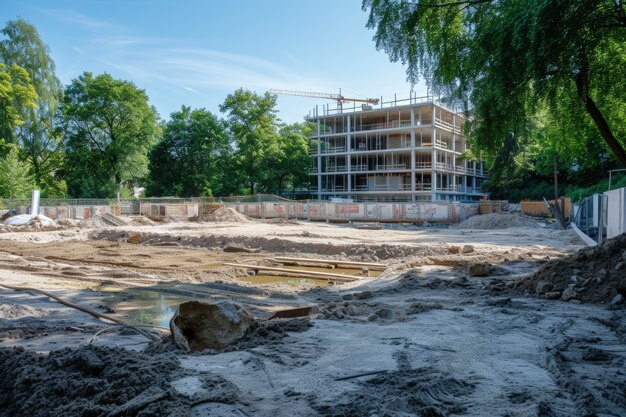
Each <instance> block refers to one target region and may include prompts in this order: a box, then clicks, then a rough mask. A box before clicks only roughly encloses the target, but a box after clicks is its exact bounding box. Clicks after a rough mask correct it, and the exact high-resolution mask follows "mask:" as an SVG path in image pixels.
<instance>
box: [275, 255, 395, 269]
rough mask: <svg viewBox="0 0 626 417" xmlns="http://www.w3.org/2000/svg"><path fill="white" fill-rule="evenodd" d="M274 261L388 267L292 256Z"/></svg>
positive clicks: (378, 264)
mask: <svg viewBox="0 0 626 417" xmlns="http://www.w3.org/2000/svg"><path fill="white" fill-rule="evenodd" d="M272 260H273V261H275V262H278V263H285V262H298V263H313V264H328V265H334V266H336V267H337V266H339V265H341V266H354V267H364V266H365V267H370V268H381V269H385V268H386V267H387V265H386V264H381V263H374V262H355V261H345V260H341V259H317V258H316V259H313V258H294V257H290V256H275V257H274V258H273V259H272Z"/></svg>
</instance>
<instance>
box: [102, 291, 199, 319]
mask: <svg viewBox="0 0 626 417" xmlns="http://www.w3.org/2000/svg"><path fill="white" fill-rule="evenodd" d="M100 290H101V291H104V292H106V293H111V294H110V295H109V296H108V297H106V299H105V302H106V304H108V305H109V306H111V307H112V309H113V310H114V313H112V314H111V315H112V316H113V317H116V318H119V319H122V320H124V321H126V322H128V323H130V324H143V325H149V326H161V327H169V323H170V319H171V318H172V316H173V315H174V313H175V312H176V309H177V308H178V305H179V304H180V303H184V302H185V301H189V300H194V299H196V298H193V297H185V296H180V295H173V294H163V293H161V292H157V291H149V290H131V291H128V290H126V291H119V290H112V289H109V288H104V289H100Z"/></svg>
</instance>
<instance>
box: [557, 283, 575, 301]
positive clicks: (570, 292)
mask: <svg viewBox="0 0 626 417" xmlns="http://www.w3.org/2000/svg"><path fill="white" fill-rule="evenodd" d="M577 297H578V293H577V292H576V290H574V288H572V287H571V286H570V287H567V288H565V289H564V290H563V294H561V300H563V301H570V300H574V299H576V298H577Z"/></svg>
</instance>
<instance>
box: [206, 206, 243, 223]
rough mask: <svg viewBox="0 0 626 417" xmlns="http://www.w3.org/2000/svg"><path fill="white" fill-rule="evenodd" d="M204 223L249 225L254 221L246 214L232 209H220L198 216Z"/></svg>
mask: <svg viewBox="0 0 626 417" xmlns="http://www.w3.org/2000/svg"><path fill="white" fill-rule="evenodd" d="M198 219H199V220H200V221H203V222H231V223H248V222H251V221H253V220H252V219H251V218H250V217H248V216H246V215H245V214H241V213H239V212H238V211H237V210H235V209H233V208H231V207H223V206H222V207H219V208H217V209H215V210H213V211H211V212H203V213H201V214H200V216H198Z"/></svg>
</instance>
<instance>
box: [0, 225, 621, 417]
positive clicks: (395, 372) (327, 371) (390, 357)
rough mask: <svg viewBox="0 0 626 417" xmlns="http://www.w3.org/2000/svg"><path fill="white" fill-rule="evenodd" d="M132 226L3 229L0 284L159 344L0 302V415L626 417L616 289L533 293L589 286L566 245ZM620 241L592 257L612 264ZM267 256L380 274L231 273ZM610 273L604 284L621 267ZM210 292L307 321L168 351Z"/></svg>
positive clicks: (402, 229)
mask: <svg viewBox="0 0 626 417" xmlns="http://www.w3.org/2000/svg"><path fill="white" fill-rule="evenodd" d="M125 220H126V222H127V223H128V225H126V226H117V227H114V226H107V225H103V224H101V223H98V222H97V221H91V222H90V223H89V224H78V223H67V224H65V225H62V226H61V227H54V228H49V229H36V228H28V227H24V228H20V229H19V230H17V229H7V228H4V230H2V233H1V234H0V284H2V283H4V284H10V285H23V286H30V287H36V288H39V289H43V290H47V291H50V292H53V293H54V294H56V295H58V296H60V297H62V298H64V299H66V300H68V301H71V302H74V303H77V304H81V305H84V306H86V307H89V308H93V309H95V310H97V311H100V312H102V313H106V314H110V315H112V316H114V317H117V318H119V319H123V320H125V321H127V322H129V323H133V324H138V325H146V326H152V330H151V331H152V332H153V333H154V334H158V335H159V336H160V337H162V339H161V340H160V341H156V342H150V343H148V341H147V340H146V339H145V338H144V337H143V336H141V335H138V334H137V333H135V332H133V331H130V330H129V329H126V328H120V327H113V326H112V325H111V324H110V323H107V322H105V321H102V320H98V319H96V318H94V317H92V316H90V315H87V314H85V313H82V312H79V311H77V310H73V309H69V308H66V307H64V306H62V305H60V304H58V303H55V302H53V301H52V300H51V299H49V298H47V297H45V296H43V295H39V294H36V293H29V292H14V291H9V290H5V289H1V288H0V416H22V415H29V416H59V415H63V416H106V415H110V416H115V415H120V416H121V415H124V416H127V415H130V416H134V415H137V416H149V415H163V416H253V415H254V416H272V417H276V416H381V417H382V416H448V415H460V416H509V417H514V416H546V417H547V416H623V415H626V371H624V369H626V367H625V366H624V361H625V359H626V347H625V346H626V320H625V319H626V314H625V310H624V308H623V302H622V303H620V302H619V301H618V302H617V303H613V304H611V301H614V297H615V295H616V294H617V293H618V292H619V290H620V289H619V288H614V287H610V288H612V290H610V291H609V290H607V288H609V287H608V286H607V285H608V284H607V281H605V282H604V284H603V285H604V286H603V287H602V288H601V289H602V291H605V292H606V296H605V297H596V298H594V297H591V296H588V294H587V293H585V287H583V286H582V285H578V287H575V288H576V290H577V292H579V293H580V294H581V295H580V296H578V297H573V298H572V299H571V300H570V301H569V302H566V301H563V300H552V299H549V297H545V296H544V295H543V293H541V294H539V293H538V291H535V290H536V286H537V283H538V282H540V281H542V282H543V281H546V280H550V279H551V278H550V277H552V278H554V277H556V278H555V279H557V278H558V286H559V288H560V289H561V291H564V289H563V288H565V287H567V285H566V284H567V283H564V282H561V281H562V280H563V279H564V278H562V277H564V276H566V274H567V273H568V272H567V271H568V269H567V268H566V267H565V266H563V265H565V264H566V263H567V262H568V259H575V260H576V261H575V262H573V261H572V262H570V263H572V264H575V265H576V268H577V269H578V270H580V271H587V269H585V268H584V267H583V266H584V265H585V263H584V262H583V261H584V260H585V259H587V258H589V257H590V255H585V256H584V257H580V255H579V253H578V251H579V250H580V249H582V248H583V247H582V242H581V241H580V240H579V239H578V237H577V236H576V235H575V234H574V233H573V232H572V231H571V230H567V231H562V230H556V229H553V228H545V227H540V226H539V225H538V224H536V223H528V222H527V221H526V220H527V219H526V220H523V221H521V222H520V223H509V224H523V225H524V226H523V227H514V228H502V227H504V226H506V224H504V225H500V226H498V227H499V228H486V227H484V225H481V228H480V229H478V228H471V224H466V225H464V226H463V228H454V227H451V228H444V227H417V226H412V225H385V226H384V227H383V228H381V229H380V230H375V228H363V227H360V225H358V224H345V225H343V224H342V225H337V224H328V223H313V222H300V221H292V220H290V221H255V220H250V219H245V220H246V221H245V222H244V221H241V222H236V223H233V222H225V221H223V220H224V219H223V218H216V221H213V222H169V223H152V222H147V221H143V220H138V219H125ZM227 220H228V219H227ZM477 220H478V219H476V220H474V222H476V221H477ZM625 241H626V239H625ZM130 242H137V243H130ZM616 245H617V246H619V245H618V244H613V246H611V249H610V250H609V249H608V246H607V247H606V248H607V249H603V250H604V251H603V252H601V253H602V254H603V255H602V256H604V257H605V258H607V259H609V258H611V257H612V256H613V255H615V256H621V255H620V254H618V253H617V251H618V249H615V248H616V247H617V246H616ZM619 250H621V249H619ZM586 251H587V252H589V249H586ZM587 252H585V253H587ZM613 252H615V253H613ZM624 253H626V252H624ZM276 256H290V257H303V258H324V259H327V260H344V261H345V260H350V261H365V262H377V263H383V264H385V265H386V267H385V268H384V270H382V271H377V270H375V269H374V268H372V270H368V271H365V272H364V271H362V270H361V269H350V268H346V267H345V266H339V267H337V268H334V269H328V268H311V269H310V270H315V271H318V272H320V271H326V272H333V273H340V274H344V275H351V276H354V277H355V278H356V280H355V281H354V282H346V283H343V282H336V283H334V285H328V284H329V282H328V281H326V280H316V279H310V278H307V279H304V278H300V277H297V276H293V275H296V274H284V275H285V276H276V275H270V274H266V273H265V272H263V271H260V273H259V274H257V275H251V273H252V272H251V271H250V270H249V268H238V267H234V266H228V265H225V264H226V263H238V264H252V265H262V266H274V267H276V266H281V265H280V264H278V263H276V262H275V261H273V258H274V257H276ZM624 256H626V255H624ZM602 259H604V258H602ZM611 259H612V258H611ZM624 259H625V260H626V258H624ZM603 262H604V263H602V264H601V265H600V264H598V265H600V266H603V267H604V268H608V270H609V274H608V275H607V277H609V278H610V276H611V275H610V274H611V273H614V272H615V271H620V270H621V269H619V268H621V266H620V267H619V268H618V269H616V266H615V265H614V263H612V261H609V260H606V259H605V260H603ZM581 265H582V266H581ZM607 265H608V266H607ZM284 266H285V267H286V268H301V267H296V266H291V265H284ZM588 269H589V268H588ZM596 269H597V268H596ZM591 270H592V269H589V271H591ZM546 271H547V272H546ZM554 271H556V272H555V274H554V275H549V274H551V273H552V272H554ZM621 271H622V272H623V271H624V270H621ZM591 273H592V272H589V273H587V272H578V275H579V276H580V277H583V276H584V279H586V278H587V275H585V274H591ZM616 274H617V275H615V276H618V275H619V272H616ZM568 279H571V277H570V278H568ZM581 281H582V280H581ZM611 282H612V281H611ZM579 284H580V283H579ZM553 285H554V286H557V282H556V281H555V282H554V283H553ZM598 285H599V284H598ZM561 287H563V288H561ZM587 287H589V288H592V290H593V287H591V286H590V285H589V283H587ZM620 288H621V287H620ZM549 289H551V290H552V289H553V288H549ZM552 292H554V291H552ZM559 295H561V293H559ZM609 295H610V297H611V298H606V297H609ZM217 297H229V298H231V299H233V300H235V301H238V302H240V303H242V304H243V305H244V306H245V308H246V309H247V310H248V311H249V312H250V313H251V314H252V315H253V316H254V317H255V318H257V319H259V320H264V319H267V318H268V317H269V316H270V315H271V314H272V313H273V312H275V311H278V310H282V309H286V308H292V307H301V306H313V305H315V306H317V310H316V311H317V313H315V314H314V315H313V316H312V317H310V318H309V319H302V318H299V319H283V320H271V321H259V322H258V324H256V325H255V326H253V328H251V330H250V331H249V332H248V333H247V334H246V336H244V338H243V339H242V340H241V341H240V342H238V343H236V344H235V345H233V346H232V347H230V348H229V349H227V351H226V352H222V353H217V352H208V351H205V352H200V353H187V352H184V351H181V350H178V349H176V348H175V346H174V345H173V343H172V342H171V341H170V338H169V336H168V330H167V327H168V322H169V319H170V317H171V316H172V315H173V313H174V312H175V310H176V306H177V305H178V304H179V303H180V302H182V301H186V300H190V299H196V300H207V299H213V298H217ZM581 301H582V302H581ZM589 301H591V302H589Z"/></svg>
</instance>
